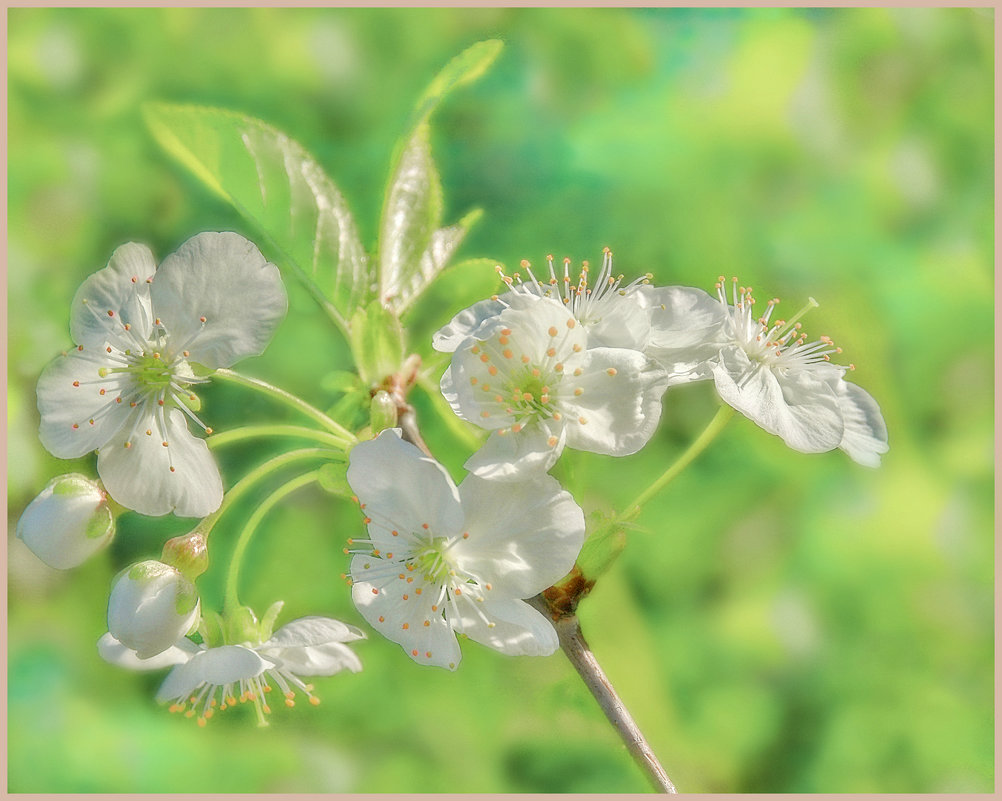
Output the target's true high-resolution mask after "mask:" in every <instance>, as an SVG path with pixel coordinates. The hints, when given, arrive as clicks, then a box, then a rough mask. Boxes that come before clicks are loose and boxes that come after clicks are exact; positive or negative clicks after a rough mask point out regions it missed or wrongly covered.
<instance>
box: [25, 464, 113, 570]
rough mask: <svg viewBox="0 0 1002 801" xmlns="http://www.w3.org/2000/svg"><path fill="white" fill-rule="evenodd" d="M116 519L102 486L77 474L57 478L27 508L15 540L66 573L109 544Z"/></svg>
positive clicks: (51, 565) (48, 563) (46, 562)
mask: <svg viewBox="0 0 1002 801" xmlns="http://www.w3.org/2000/svg"><path fill="white" fill-rule="evenodd" d="M114 534H115V519H114V515H112V512H111V509H110V508H109V506H108V495H107V493H105V491H104V490H103V489H102V488H101V485H100V484H98V483H97V482H96V481H93V480H91V479H89V478H87V477H86V476H83V475H80V474H79V473H67V474H66V475H62V476H57V477H56V478H54V479H52V481H50V482H49V483H48V485H47V486H46V487H45V489H43V490H42V491H41V492H40V493H38V496H37V497H36V498H35V499H34V500H33V501H32V502H31V503H30V504H28V508H26V509H25V510H24V513H23V514H22V515H21V519H20V520H18V521H17V536H18V537H19V538H20V539H21V540H22V541H23V542H24V544H25V545H27V546H28V547H29V548H30V549H31V551H32V553H34V554H35V556H37V557H38V558H39V559H41V560H42V561H43V562H45V564H47V565H49V566H50V567H56V568H59V569H60V570H66V569H68V568H71V567H76V566H77V565H79V564H81V563H82V562H84V561H85V560H86V559H87V558H88V557H90V556H91V554H93V553H95V552H97V551H99V550H100V549H101V548H103V547H104V546H106V545H107V544H108V543H109V542H111V538H112V536H114Z"/></svg>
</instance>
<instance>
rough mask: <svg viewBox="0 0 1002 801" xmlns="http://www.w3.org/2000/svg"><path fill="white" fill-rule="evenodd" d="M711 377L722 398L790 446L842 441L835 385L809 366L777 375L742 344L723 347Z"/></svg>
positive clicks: (822, 446)
mask: <svg viewBox="0 0 1002 801" xmlns="http://www.w3.org/2000/svg"><path fill="white" fill-rule="evenodd" d="M713 379H714V382H715V384H716V387H717V392H718V393H719V394H720V397H721V398H723V400H724V401H725V402H726V403H728V404H730V405H731V406H733V407H734V408H735V409H737V410H738V411H739V412H741V414H743V415H744V416H745V417H747V418H748V419H749V420H751V421H752V422H753V423H755V424H756V425H758V426H760V427H761V428H763V429H765V430H766V431H768V432H769V433H770V434H776V435H778V436H779V437H781V438H782V439H783V441H784V442H785V443H786V444H787V445H789V446H790V447H791V448H793V449H794V450H798V451H801V452H802V453H823V452H824V451H830V450H832V449H833V448H836V447H838V445H839V443H840V442H841V441H842V433H843V426H842V413H841V411H840V409H839V402H838V399H837V398H836V396H835V391H834V390H833V389H832V388H831V387H830V386H829V384H828V383H827V382H826V381H825V380H822V379H819V378H818V377H816V376H815V375H813V374H812V372H811V371H801V372H797V373H795V374H791V375H788V376H784V377H782V378H781V377H780V376H778V375H777V374H776V373H775V372H774V371H773V370H771V369H769V368H768V367H765V366H764V365H761V364H758V363H756V362H752V361H751V360H749V359H748V357H747V356H746V355H745V353H744V351H743V350H741V349H740V348H725V349H723V350H721V351H720V355H719V363H718V364H717V365H715V366H714V368H713Z"/></svg>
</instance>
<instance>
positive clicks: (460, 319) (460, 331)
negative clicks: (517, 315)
mask: <svg viewBox="0 0 1002 801" xmlns="http://www.w3.org/2000/svg"><path fill="white" fill-rule="evenodd" d="M505 308H506V306H505V304H503V303H501V301H499V300H491V299H488V300H482V301H480V302H479V303H474V304H473V305H472V306H470V307H469V308H467V309H463V310H462V311H461V312H459V314H457V315H456V316H455V317H453V318H452V319H451V320H450V321H449V322H448V323H446V324H445V325H444V326H442V327H441V328H440V329H439V330H438V331H436V332H435V334H434V335H433V336H432V339H431V345H432V347H433V348H435V350H440V351H442V352H443V353H452V352H453V351H454V350H455V349H456V347H457V346H458V345H459V344H460V343H461V342H462V341H463V340H464V339H466V338H467V337H469V336H472V335H473V333H474V331H476V330H477V329H478V328H479V327H480V325H481V323H483V322H484V320H488V319H490V318H491V317H494V316H496V315H498V314H500V313H501V312H502V311H504V309H505Z"/></svg>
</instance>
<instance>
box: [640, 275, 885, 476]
mask: <svg viewBox="0 0 1002 801" xmlns="http://www.w3.org/2000/svg"><path fill="white" fill-rule="evenodd" d="M669 289H671V290H673V293H672V295H670V296H667V295H666V296H663V298H664V299H665V300H666V301H667V302H666V303H665V304H664V306H663V308H662V310H661V311H662V313H661V316H660V318H659V317H658V316H655V318H654V324H653V326H652V331H653V332H654V333H653V334H652V341H654V342H656V343H657V346H656V347H655V346H652V347H650V348H649V349H648V352H649V353H651V355H653V356H654V357H655V358H657V359H658V360H659V361H660V362H661V363H662V365H663V366H664V367H665V368H666V369H667V370H668V371H669V372H670V373H671V374H672V375H684V374H688V375H689V376H690V379H691V380H700V379H710V378H712V379H713V382H714V384H715V386H716V389H717V392H718V393H719V394H720V397H721V398H722V399H723V400H724V401H725V402H726V403H727V404H729V405H730V406H732V407H734V408H735V409H736V410H737V411H739V412H741V413H742V414H743V415H745V417H747V418H748V419H750V420H751V421H752V422H754V423H756V424H757V425H759V426H760V427H761V428H763V429H765V430H766V431H768V432H769V433H771V434H776V435H778V436H779V437H781V438H782V439H783V441H784V442H785V443H786V444H787V445H789V446H790V447H791V448H793V449H794V450H798V451H801V452H803V453H821V452H824V451H829V450H832V449H834V448H841V449H842V450H844V451H845V452H846V453H848V454H849V456H850V457H851V458H852V459H853V460H854V461H856V462H858V463H860V464H863V465H867V466H869V467H876V466H878V465H879V464H880V455H881V454H883V453H886V452H887V427H886V425H885V424H884V420H883V417H882V416H881V414H880V407H879V406H878V405H877V402H876V401H875V400H874V399H873V398H872V397H871V396H870V395H869V394H868V393H867V392H866V391H865V390H863V389H861V388H860V387H858V386H857V385H855V384H852V383H850V382H848V381H846V380H845V378H844V376H845V373H846V372H848V371H851V370H853V369H855V368H854V366H853V365H851V364H850V365H845V366H843V365H837V364H833V363H832V362H831V361H830V360H831V357H832V355H834V354H838V353H841V352H842V349H841V348H839V347H837V346H836V345H835V344H834V342H833V341H832V340H831V338H830V337H826V336H823V337H820V338H819V339H817V340H815V341H811V342H808V341H807V336H806V335H805V334H803V333H801V324H800V323H799V322H798V320H799V318H800V317H801V316H803V314H804V313H806V312H807V311H808V310H809V309H810V308H812V307H814V306H817V302H816V301H815V300H814V299H813V298H812V299H811V300H810V303H809V304H808V306H806V307H805V308H804V309H803V310H801V311H800V312H799V313H798V314H796V315H795V316H794V317H793V318H791V319H790V320H775V321H773V320H772V317H773V313H774V311H775V308H776V304H777V303H778V302H779V301H778V299H772V300H770V301H768V303H767V304H766V308H765V311H764V313H763V314H762V315H761V316H756V314H755V310H754V305H755V299H754V297H753V294H752V289H751V287H739V286H738V284H737V279H736V278H735V279H733V281H732V289H731V293H730V294H731V297H730V301H731V302H730V303H728V297H727V293H726V292H725V288H724V279H723V277H721V278H720V279H719V281H718V283H717V300H716V301H713V300H712V299H711V298H710V296H709V295H706V293H703V292H702V291H701V290H698V289H692V288H685V287H671V288H669ZM704 296H705V297H704ZM711 304H714V305H716V306H717V307H718V308H719V309H720V315H719V320H720V322H719V324H717V323H716V322H715V320H716V319H718V318H717V317H715V316H714V314H713V313H712V311H711V309H710V305H711ZM690 317H691V318H692V320H693V322H692V324H691V325H690V324H689V323H688V322H687V321H688V319H689V318H690ZM694 333H698V336H693V334H694Z"/></svg>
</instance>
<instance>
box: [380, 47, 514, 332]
mask: <svg viewBox="0 0 1002 801" xmlns="http://www.w3.org/2000/svg"><path fill="white" fill-rule="evenodd" d="M503 46H504V45H503V43H502V42H500V41H498V40H496V39H492V40H487V41H484V42H478V43H477V44H475V45H473V46H472V47H470V48H468V49H466V50H465V51H463V52H462V53H460V54H459V55H458V56H456V58H454V59H453V60H452V61H450V62H449V63H448V64H447V65H446V66H445V68H444V69H443V70H442V71H441V72H440V73H439V74H438V75H437V76H436V77H435V78H434V80H432V82H431V84H429V86H428V88H427V89H426V90H425V92H424V94H422V95H421V98H420V99H419V100H418V103H417V105H416V107H415V113H414V117H413V120H412V124H411V126H410V128H409V129H408V130H409V133H408V134H407V135H406V136H405V137H403V139H401V140H400V142H399V143H398V144H397V147H396V149H395V151H394V156H393V160H392V166H391V169H390V180H389V183H388V185H387V189H386V198H385V200H384V203H383V212H382V220H381V222H380V228H379V297H380V299H381V300H382V301H383V302H384V303H385V304H387V305H389V306H390V307H391V308H393V309H394V310H395V311H396V312H398V313H401V312H403V311H404V310H405V309H406V308H407V307H408V306H410V305H411V303H413V301H414V300H415V299H416V298H417V296H418V295H419V294H420V293H421V292H422V291H423V290H424V289H425V287H427V286H428V284H429V283H430V282H431V281H432V280H433V279H434V278H435V276H436V275H437V274H438V273H439V272H440V271H441V270H442V269H443V268H444V267H445V265H446V264H447V262H448V260H449V258H450V257H451V256H452V254H453V252H454V251H455V250H456V248H457V247H459V244H460V242H462V240H463V238H464V237H465V236H466V234H467V232H468V231H469V230H470V228H471V227H472V226H473V224H474V223H475V222H476V221H477V219H479V217H480V212H479V211H474V212H471V213H470V214H467V215H466V217H464V218H463V219H462V220H461V221H460V222H459V223H457V224H456V225H452V226H448V227H445V228H440V227H439V226H440V225H441V221H442V185H441V180H440V179H439V175H438V170H437V169H436V167H435V162H434V160H433V158H432V153H431V142H430V124H429V122H430V118H431V114H432V112H434V110H435V109H436V108H437V107H438V104H439V103H440V102H441V101H442V100H443V99H444V98H445V97H446V95H448V93H449V92H451V91H452V90H453V89H455V88H457V87H459V86H463V85H464V84H468V83H470V82H472V81H474V80H476V79H477V78H479V77H480V76H481V75H483V74H484V72H486V71H487V68H488V67H489V66H490V65H491V64H492V63H493V61H494V59H495V58H497V56H498V54H499V53H500V52H501V48H502V47H503Z"/></svg>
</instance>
